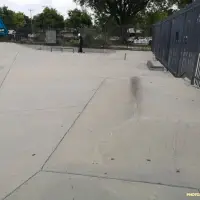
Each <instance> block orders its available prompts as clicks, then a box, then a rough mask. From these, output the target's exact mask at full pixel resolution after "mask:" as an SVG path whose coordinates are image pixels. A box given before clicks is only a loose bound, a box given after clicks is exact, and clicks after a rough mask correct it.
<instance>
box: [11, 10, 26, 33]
mask: <svg viewBox="0 0 200 200" xmlns="http://www.w3.org/2000/svg"><path fill="white" fill-rule="evenodd" d="M13 18H14V23H15V28H16V29H18V28H22V27H24V26H25V24H26V21H25V15H24V14H23V13H21V12H17V13H14V15H13Z"/></svg>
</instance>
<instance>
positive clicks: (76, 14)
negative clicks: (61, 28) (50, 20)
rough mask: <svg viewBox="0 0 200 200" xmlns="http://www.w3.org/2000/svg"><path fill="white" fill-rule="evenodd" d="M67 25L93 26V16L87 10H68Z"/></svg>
mask: <svg viewBox="0 0 200 200" xmlns="http://www.w3.org/2000/svg"><path fill="white" fill-rule="evenodd" d="M65 25H66V26H67V27H69V28H83V27H90V26H92V17H91V16H90V15H89V14H88V13H87V12H86V11H81V10H78V9H74V10H70V11H68V18H67V19H66V21H65Z"/></svg>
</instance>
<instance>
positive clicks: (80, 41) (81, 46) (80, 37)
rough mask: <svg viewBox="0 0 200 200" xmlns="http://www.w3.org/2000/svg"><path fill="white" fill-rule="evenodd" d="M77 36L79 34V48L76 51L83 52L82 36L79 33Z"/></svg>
mask: <svg viewBox="0 0 200 200" xmlns="http://www.w3.org/2000/svg"><path fill="white" fill-rule="evenodd" d="M78 36H79V50H78V52H79V53H83V37H82V36H81V34H80V33H79V34H78Z"/></svg>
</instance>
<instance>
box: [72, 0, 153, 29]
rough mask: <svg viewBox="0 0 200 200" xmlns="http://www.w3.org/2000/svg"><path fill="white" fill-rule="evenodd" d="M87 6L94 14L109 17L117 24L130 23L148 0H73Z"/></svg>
mask: <svg viewBox="0 0 200 200" xmlns="http://www.w3.org/2000/svg"><path fill="white" fill-rule="evenodd" d="M75 1H76V2H78V3H80V5H86V6H89V7H90V8H91V9H93V10H94V12H95V13H96V14H99V13H101V14H102V15H104V16H106V17H111V18H113V19H114V20H115V22H116V23H117V24H118V25H125V24H130V23H131V22H132V20H133V18H134V16H135V15H136V14H137V13H138V12H139V11H141V10H143V9H144V8H145V7H146V5H147V4H148V2H149V1H150V0H75Z"/></svg>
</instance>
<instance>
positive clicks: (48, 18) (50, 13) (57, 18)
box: [33, 7, 64, 29]
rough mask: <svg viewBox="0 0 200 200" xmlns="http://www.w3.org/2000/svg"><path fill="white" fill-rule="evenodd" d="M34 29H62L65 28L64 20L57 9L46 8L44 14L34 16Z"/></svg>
mask: <svg viewBox="0 0 200 200" xmlns="http://www.w3.org/2000/svg"><path fill="white" fill-rule="evenodd" d="M33 22H34V27H35V28H39V29H48V28H52V29H62V28H64V18H63V16H62V15H60V14H59V13H58V12H57V10H56V9H53V8H48V7H46V8H44V10H43V12H42V13H40V14H38V15H36V16H34V18H33Z"/></svg>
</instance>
